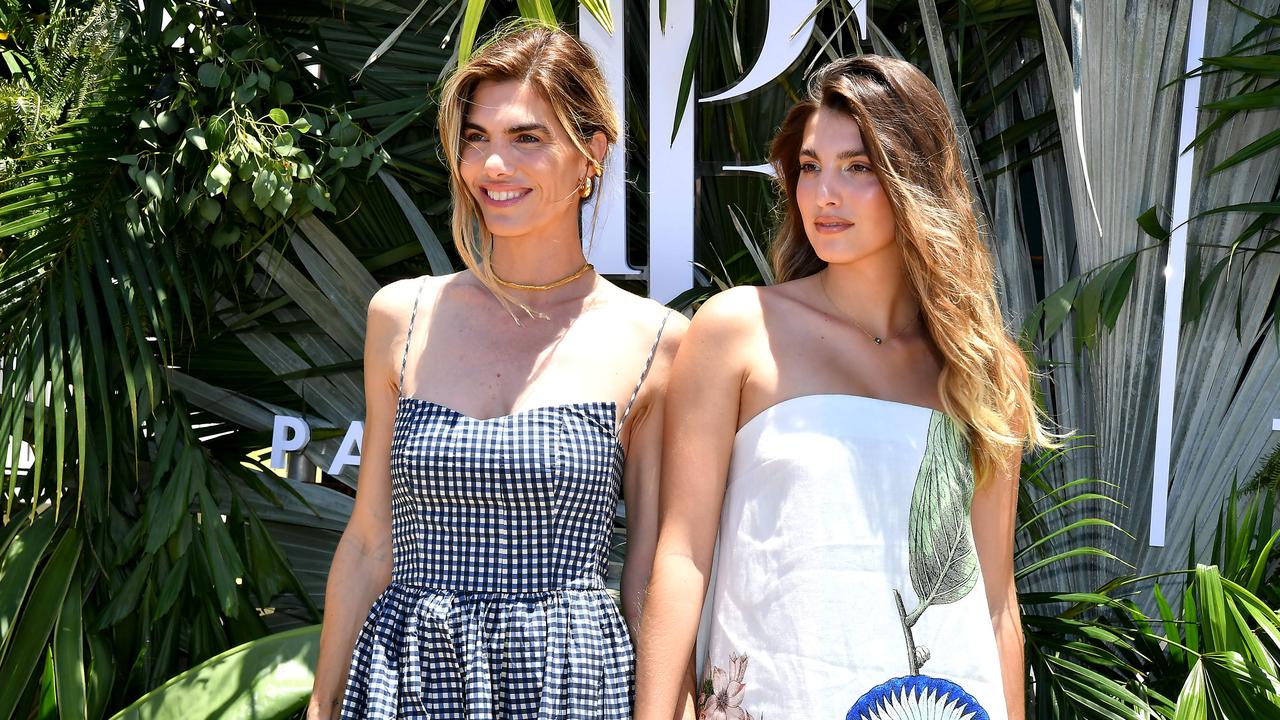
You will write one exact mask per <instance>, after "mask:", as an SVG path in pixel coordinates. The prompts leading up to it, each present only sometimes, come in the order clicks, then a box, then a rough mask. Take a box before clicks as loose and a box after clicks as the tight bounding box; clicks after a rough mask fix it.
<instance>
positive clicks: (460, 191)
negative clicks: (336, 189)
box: [439, 21, 621, 311]
mask: <svg viewBox="0 0 1280 720" xmlns="http://www.w3.org/2000/svg"><path fill="white" fill-rule="evenodd" d="M486 80H488V81H494V82H502V81H510V80H514V81H516V82H520V83H524V84H527V85H529V86H531V87H532V88H533V89H534V90H536V91H537V92H538V94H539V95H540V96H541V97H542V99H543V100H545V101H546V102H547V104H548V105H550V106H551V110H552V112H554V113H555V116H556V119H557V120H559V121H560V125H561V126H562V127H563V128H564V130H565V133H566V134H567V135H568V136H569V138H570V140H571V141H572V142H573V145H574V147H576V148H577V149H578V151H579V152H581V153H582V155H583V157H585V158H587V159H589V160H593V161H594V160H595V158H594V157H593V156H592V155H591V151H590V149H589V148H588V143H590V141H591V138H592V137H593V136H594V135H595V134H596V133H601V134H603V135H604V138H605V140H606V141H607V142H608V144H609V145H613V143H614V142H616V141H617V139H618V137H619V135H620V134H621V124H620V121H619V120H618V112H617V109H616V108H614V106H613V101H612V100H611V99H610V98H609V87H608V84H607V83H606V82H605V79H604V73H602V72H601V71H600V65H599V63H598V62H596V58H595V56H594V55H593V54H592V52H591V50H589V49H588V48H587V47H586V46H585V45H583V44H582V43H581V42H579V40H578V39H577V38H575V37H574V36H572V35H570V34H569V33H567V32H565V31H564V30H561V29H560V28H556V27H552V26H549V25H545V24H540V23H532V22H529V21H519V22H515V23H511V24H508V25H506V26H504V27H502V28H500V29H499V30H497V31H496V32H495V33H494V34H493V35H492V36H490V38H489V39H488V40H487V41H486V42H485V43H484V44H483V45H482V46H480V47H479V48H478V49H477V50H476V52H475V53H474V54H473V55H472V56H471V57H470V59H468V60H467V62H465V63H463V64H462V65H461V66H460V67H458V69H457V70H456V71H454V73H453V75H451V76H450V77H449V79H448V81H446V82H445V85H444V89H443V91H442V92H441V96H440V120H439V125H440V144H441V146H442V149H443V152H444V159H445V163H446V164H447V165H448V167H449V179H450V187H451V189H452V193H453V219H452V226H453V241H454V244H455V246H456V247H457V249H458V254H459V255H461V256H462V261H463V262H464V263H466V265H467V267H468V268H469V269H470V270H471V271H472V272H473V273H475V276H476V277H477V278H478V279H479V280H480V281H481V282H482V283H484V284H485V286H486V287H488V288H489V290H490V291H492V292H493V294H494V295H496V296H497V297H498V298H499V299H501V300H503V301H505V302H507V303H512V304H515V305H520V306H521V307H524V306H523V305H521V304H520V303H518V302H516V301H515V300H514V299H513V298H512V296H511V294H510V293H508V292H506V291H505V290H504V289H503V288H502V286H501V285H499V284H498V283H497V282H496V280H495V279H494V274H493V252H492V251H493V236H492V235H491V234H490V232H489V230H488V228H487V226H486V225H485V222H484V214H483V213H482V212H481V210H480V205H479V203H478V202H476V199H475V197H474V196H473V195H472V194H471V190H470V188H468V187H467V184H466V182H465V181H464V180H463V179H462V172H461V170H462V167H461V165H462V147H463V140H462V129H463V124H464V123H465V121H466V118H467V108H468V106H469V105H470V103H471V99H472V96H473V95H474V93H475V89H476V86H478V85H479V84H480V83H482V82H484V81H486ZM606 160H607V158H606ZM602 165H603V163H602ZM589 182H590V181H589ZM594 182H595V183H596V188H597V190H596V191H595V192H593V193H592V194H591V199H592V200H593V201H594V200H595V198H597V197H598V196H599V191H598V190H599V173H597V175H596V177H595V180H594ZM583 202H588V201H586V200H584V201H583ZM599 209H600V205H599V203H598V202H596V203H595V209H594V212H595V213H599ZM524 309H525V310H526V311H527V310H528V308H524Z"/></svg>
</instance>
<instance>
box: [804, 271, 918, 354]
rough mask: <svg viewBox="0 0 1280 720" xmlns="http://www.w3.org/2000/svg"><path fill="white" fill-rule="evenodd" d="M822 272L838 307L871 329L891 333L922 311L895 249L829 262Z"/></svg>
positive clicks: (867, 328)
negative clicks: (853, 258) (854, 258)
mask: <svg viewBox="0 0 1280 720" xmlns="http://www.w3.org/2000/svg"><path fill="white" fill-rule="evenodd" d="M822 272H823V275H824V276H825V277H822V278H819V280H820V281H822V282H823V286H824V289H825V291H826V292H827V294H828V295H829V296H830V297H831V299H832V301H833V302H834V303H835V304H836V305H837V309H838V310H840V312H841V313H842V314H846V315H850V316H851V317H852V318H853V319H854V320H855V321H856V322H857V323H858V324H859V325H861V326H862V327H863V328H865V329H866V331H867V332H869V333H872V334H874V335H878V336H881V337H888V336H890V335H892V334H893V333H895V332H897V331H899V330H901V329H902V328H903V327H906V326H907V325H908V324H910V323H911V322H912V321H914V320H915V319H916V317H917V316H918V315H919V313H920V302H919V301H918V300H917V299H916V296H915V291H914V290H912V288H911V284H910V282H909V281H908V280H907V275H906V268H904V267H903V265H902V259H901V256H900V255H899V254H898V253H897V251H896V250H894V251H891V252H882V253H878V254H877V255H875V256H872V257H866V258H862V259H860V260H858V261H857V262H853V263H848V264H835V265H828V266H827V268H826V269H825V270H823V271H822Z"/></svg>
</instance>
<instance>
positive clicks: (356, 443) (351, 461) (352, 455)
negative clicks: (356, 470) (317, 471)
mask: <svg viewBox="0 0 1280 720" xmlns="http://www.w3.org/2000/svg"><path fill="white" fill-rule="evenodd" d="M363 440H364V423H362V422H360V421H359V420H353V421H351V424H350V425H348V426H347V434H346V436H345V437H343V438H342V444H341V445H339V446H338V454H337V455H335V456H334V457H333V462H332V463H330V464H329V469H328V470H326V471H325V472H327V473H329V474H330V475H337V474H338V473H340V472H342V469H343V468H345V467H346V466H348V465H359V464H360V450H361V442H362V441H363ZM353 448H354V449H355V452H351V450H352V449H353Z"/></svg>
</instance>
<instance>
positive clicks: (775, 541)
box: [636, 56, 1052, 720]
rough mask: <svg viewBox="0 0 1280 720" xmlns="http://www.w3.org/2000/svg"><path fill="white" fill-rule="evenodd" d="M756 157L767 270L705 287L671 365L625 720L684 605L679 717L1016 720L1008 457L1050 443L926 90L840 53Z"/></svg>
mask: <svg viewBox="0 0 1280 720" xmlns="http://www.w3.org/2000/svg"><path fill="white" fill-rule="evenodd" d="M770 159H771V161H772V163H773V166H774V169H775V171H776V176H777V180H778V184H779V188H780V194H781V197H782V201H783V209H782V213H781V216H782V217H781V218H780V220H781V223H780V227H779V230H778V234H777V237H776V238H775V240H774V243H773V247H772V263H773V267H774V272H775V275H776V279H777V281H778V284H776V285H773V286H771V287H767V288H755V287H742V288H735V289H732V290H729V291H727V292H724V293H721V294H719V295H717V296H715V297H713V298H712V299H711V300H709V301H708V302H707V303H706V304H705V305H703V307H702V308H701V309H700V310H699V311H698V313H697V315H696V316H695V317H694V320H693V323H692V325H691V326H690V328H689V332H688V335H687V336H686V338H685V340H684V343H683V345H682V348H681V350H680V353H679V355H678V357H677V358H676V361H675V365H674V368H673V370H672V380H671V386H670V390H669V397H668V401H667V416H666V438H667V439H666V443H665V447H664V462H663V468H664V469H663V483H662V493H661V503H660V507H661V509H660V517H661V526H660V530H659V539H658V549H657V551H656V557H655V563H654V570H653V574H652V577H651V582H650V589H649V598H648V600H647V602H646V605H645V618H644V627H643V632H642V636H641V639H640V660H639V665H638V670H637V672H638V688H637V708H636V710H637V713H636V717H637V718H638V719H640V720H656V719H658V718H661V719H662V720H666V718H669V717H670V716H671V712H672V709H673V708H674V707H675V705H676V701H677V695H678V694H679V687H680V684H681V679H682V678H681V676H682V670H683V667H684V663H681V662H678V661H677V662H673V661H672V659H673V658H681V657H684V658H687V657H689V656H690V654H691V653H692V652H694V645H695V630H696V629H697V625H698V617H699V609H700V608H702V609H703V613H702V618H703V628H702V631H701V632H697V633H696V634H697V635H698V639H699V640H700V642H699V643H698V645H699V646H700V647H699V650H698V652H699V655H700V658H699V659H700V660H701V661H702V666H703V671H702V675H701V678H702V682H701V686H700V690H701V693H700V698H699V708H700V712H701V717H706V718H761V717H763V718H781V717H804V718H819V717H821V718H846V717H847V718H853V719H857V718H906V717H910V718H926V717H927V718H943V717H955V718H962V717H963V718H1005V717H1022V714H1023V664H1022V632H1021V626H1020V622H1019V614H1018V605H1017V598H1016V593H1015V589H1014V582H1013V577H1014V575H1013V542H1014V522H1015V510H1016V500H1017V469H1018V467H1019V459H1020V456H1021V451H1022V450H1023V449H1024V448H1027V447H1034V446H1039V445H1045V444H1049V443H1051V442H1052V438H1051V437H1050V436H1049V435H1048V434H1047V432H1046V431H1045V430H1044V428H1043V426H1042V424H1041V420H1040V418H1039V416H1038V414H1037V410H1036V406H1035V403H1034V401H1033V398H1032V396H1031V391H1030V378H1029V372H1028V368H1027V365H1026V363H1025V361H1024V358H1023V356H1022V354H1021V353H1020V352H1019V350H1018V348H1017V347H1016V345H1015V344H1014V343H1013V342H1011V341H1010V339H1009V337H1008V335H1007V333H1006V330H1005V327H1004V324H1003V321H1002V319H1001V316H1000V310H999V306H998V304H997V300H996V292H995V286H994V277H993V272H992V264H991V259H990V256H989V253H988V250H987V248H986V247H985V245H984V244H983V240H982V237H981V234H980V231H979V227H978V223H977V221H976V218H975V216H974V213H973V211H972V209H971V208H972V202H971V196H970V193H969V190H968V186H967V184H966V181H965V176H964V172H963V169H962V165H961V162H960V155H959V152H958V147H957V143H956V135H955V132H954V129H953V127H952V124H951V119H950V116H949V114H948V112H947V109H946V106H945V104H944V103H943V100H942V98H941V96H940V95H939V93H938V91H937V89H936V88H935V87H934V86H933V85H932V83H930V82H929V80H928V79H927V78H926V77H925V76H924V75H923V74H922V73H921V72H920V71H919V70H917V69H916V68H914V67H912V66H911V65H910V64H908V63H905V62H902V61H898V60H892V59H888V58H883V57H877V56H860V57H854V58H848V59H844V60H841V61H837V62H834V63H832V64H830V65H828V66H826V67H825V68H823V69H821V70H820V71H818V72H817V73H816V75H815V76H814V77H813V78H812V81H811V83H810V87H809V92H808V95H807V97H805V98H804V99H803V100H802V101H801V102H799V103H798V104H797V105H796V107H795V108H793V109H792V111H791V112H790V114H789V115H788V116H787V118H786V120H785V122H784V123H783V125H782V127H781V129H780V131H779V133H778V135H777V137H776V139H775V140H774V142H773V145H772V149H771V152H770ZM717 529H718V531H719V532H718V541H717ZM713 568H714V569H713ZM713 578H714V579H713ZM708 587H710V592H709V593H708V592H706V590H707V588H708ZM704 593H705V608H704Z"/></svg>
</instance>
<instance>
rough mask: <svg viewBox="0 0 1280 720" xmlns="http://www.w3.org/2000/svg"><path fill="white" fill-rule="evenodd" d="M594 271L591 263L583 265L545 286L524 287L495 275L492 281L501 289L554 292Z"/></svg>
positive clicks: (522, 284)
mask: <svg viewBox="0 0 1280 720" xmlns="http://www.w3.org/2000/svg"><path fill="white" fill-rule="evenodd" d="M594 269H595V266H594V265H592V264H591V263H583V264H582V267H580V268H578V269H577V270H574V271H573V272H571V273H569V274H568V275H565V276H564V277H562V278H560V279H559V280H553V281H551V282H549V283H547V284H546V285H526V284H525V283H518V282H511V281H510V280H503V279H502V278H500V277H498V276H497V274H494V276H493V279H494V281H496V282H497V283H498V284H499V285H501V286H503V287H509V288H512V289H513V290H554V289H556V288H558V287H561V286H563V285H568V284H569V283H571V282H573V281H574V280H577V279H578V278H580V277H582V276H583V275H586V274H587V273H589V272H591V271H592V270H594Z"/></svg>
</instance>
